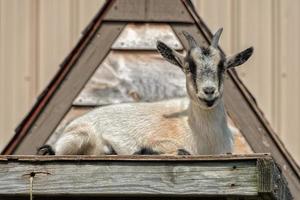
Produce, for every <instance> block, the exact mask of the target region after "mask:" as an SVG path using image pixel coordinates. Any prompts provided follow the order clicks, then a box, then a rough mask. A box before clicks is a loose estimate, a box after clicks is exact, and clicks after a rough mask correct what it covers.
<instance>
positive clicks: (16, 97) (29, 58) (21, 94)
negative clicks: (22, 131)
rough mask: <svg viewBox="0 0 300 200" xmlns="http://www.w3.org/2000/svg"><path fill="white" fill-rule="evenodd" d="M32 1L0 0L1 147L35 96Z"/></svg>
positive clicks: (33, 14)
mask: <svg viewBox="0 0 300 200" xmlns="http://www.w3.org/2000/svg"><path fill="white" fill-rule="evenodd" d="M35 3H36V1H34V0H28V1H18V0H1V1H0V9H1V10H0V21H1V22H0V148H2V147H3V146H4V145H5V143H6V142H7V141H8V140H9V138H10V137H11V136H12V134H13V129H14V127H15V126H16V124H17V123H18V122H19V121H20V119H21V118H22V117H23V115H25V113H26V112H27V111H28V108H29V107H30V105H31V103H32V101H33V98H35V92H34V91H35V89H36V85H35V80H36V74H35V71H36V70H35V58H36V57H35V56H36V49H35V43H34V35H35V19H36V18H37V17H36V9H35Z"/></svg>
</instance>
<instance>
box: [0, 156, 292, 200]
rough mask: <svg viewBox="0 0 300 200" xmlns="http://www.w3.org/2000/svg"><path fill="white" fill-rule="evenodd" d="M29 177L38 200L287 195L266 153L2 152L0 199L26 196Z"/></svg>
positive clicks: (0, 160)
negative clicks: (46, 198)
mask: <svg viewBox="0 0 300 200" xmlns="http://www.w3.org/2000/svg"><path fill="white" fill-rule="evenodd" d="M30 178H32V179H33V182H32V183H33V184H32V189H33V195H34V196H38V197H39V198H41V199H42V198H43V197H49V196H51V197H55V198H56V197H64V196H68V197H77V198H78V197H87V196H95V197H100V196H101V197H105V196H112V197H117V196H119V197H124V196H127V197H130V196H136V197H137V196H146V197H152V196H156V197H158V196H162V197H166V196H171V197H177V198H179V197H182V198H183V197H184V198H185V197H186V196H187V197H195V198H196V197H207V196H210V197H218V198H221V197H232V198H233V199H235V197H246V199H255V198H261V199H281V200H284V199H291V197H290V196H289V195H288V194H289V193H288V190H287V187H286V182H285V181H284V179H283V177H282V176H281V174H280V171H279V170H278V168H277V167H276V165H275V164H274V162H273V161H272V159H271V157H270V156H269V155H264V154H254V155H241V156H237V155H219V156H102V157H95V156H45V157H44V156H0V182H1V184H0V198H1V199H8V198H11V199H12V198H13V197H20V198H21V197H26V196H28V194H29V188H30V181H29V180H30ZM262 183H263V184H262ZM266 185H267V186H266ZM276 192H277V193H276ZM4 197H5V198H4Z"/></svg>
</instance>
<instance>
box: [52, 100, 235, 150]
mask: <svg viewBox="0 0 300 200" xmlns="http://www.w3.org/2000/svg"><path fill="white" fill-rule="evenodd" d="M232 143H233V139H232V134H231V132H230V131H229V129H228V127H227V122H226V117H225V112H224V107H223V105H222V104H219V106H216V107H215V108H214V109H210V110H203V109H199V108H198V107H197V106H195V105H194V106H193V104H192V103H189V100H188V99H187V98H180V99H173V100H166V101H160V102H154V103H135V104H132V103H129V104H119V105H112V106H106V107H101V108H97V109H95V110H93V111H91V112H89V113H87V114H85V115H83V116H81V117H79V118H77V119H75V120H74V121H72V122H71V123H69V124H68V125H67V126H66V128H65V130H64V133H63V135H62V136H61V138H59V140H58V141H57V143H56V144H55V146H54V150H55V152H56V154H57V155H64V154H92V155H101V154H112V153H113V152H116V153H117V154H118V155H131V154H134V153H136V152H138V151H140V150H141V149H143V148H151V149H153V151H155V152H159V153H162V154H177V152H178V150H179V149H185V150H186V151H188V152H189V153H191V154H218V153H227V152H231V149H232Z"/></svg>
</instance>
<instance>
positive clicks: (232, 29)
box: [0, 0, 300, 162]
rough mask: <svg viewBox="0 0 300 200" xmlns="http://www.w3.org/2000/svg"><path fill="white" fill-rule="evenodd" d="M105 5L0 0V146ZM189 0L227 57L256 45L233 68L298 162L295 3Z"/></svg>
mask: <svg viewBox="0 0 300 200" xmlns="http://www.w3.org/2000/svg"><path fill="white" fill-rule="evenodd" d="M103 2H104V0H88V1H87V0H48V1H46V0H22V1H21V0H0V22H1V23H0V63H1V64H0V149H1V148H2V147H3V145H4V144H5V143H6V142H7V141H8V140H9V138H10V137H11V136H12V134H13V129H14V128H15V126H16V125H17V123H18V122H19V121H20V119H21V118H22V117H23V116H24V114H25V113H26V112H27V111H28V110H29V108H30V106H31V105H32V103H33V102H34V101H35V98H36V96H37V95H38V94H39V93H40V92H41V90H42V89H43V88H44V87H45V85H46V84H47V83H48V81H49V80H50V79H51V77H52V76H53V74H54V73H55V71H56V70H57V69H58V66H59V64H60V63H61V61H62V60H63V58H64V57H65V56H66V55H67V53H68V52H69V50H70V49H71V48H72V46H73V45H74V44H75V42H76V41H77V39H78V38H79V36H80V32H81V31H82V30H83V28H84V27H85V26H86V25H87V23H88V22H89V20H90V19H91V18H92V16H93V15H94V14H95V13H96V12H97V10H98V9H99V7H100V5H102V3H103ZM194 2H195V5H196V7H197V10H198V11H199V13H200V15H201V16H202V17H203V18H204V20H205V21H206V23H207V24H208V26H209V27H210V28H211V29H212V30H217V28H218V27H220V26H222V27H224V34H223V35H222V39H221V44H222V46H223V47H224V49H225V51H226V52H227V53H228V54H231V53H235V52H238V51H240V50H243V49H244V48H246V47H248V46H250V45H253V46H254V47H255V54H254V56H253V57H252V58H251V60H250V62H249V63H247V64H245V65H244V66H242V67H241V68H239V69H238V72H239V74H240V76H241V78H242V79H243V80H244V81H245V83H246V85H247V86H248V87H249V89H250V90H251V92H252V93H253V94H254V95H255V97H256V99H257V101H258V104H259V105H260V107H261V108H262V109H263V111H264V113H265V114H266V116H267V118H268V119H269V120H270V122H271V124H272V125H273V127H274V128H275V129H276V130H277V132H278V133H280V137H281V138H282V139H283V141H284V142H285V144H286V146H287V148H288V149H289V150H290V151H291V152H292V153H293V154H294V155H295V158H296V159H297V160H298V162H300V145H298V142H299V141H300V134H299V133H298V130H299V129H300V123H299V119H300V104H299V102H300V80H299V78H298V76H299V73H300V59H299V57H300V56H299V54H300V39H299V35H300V23H299V19H300V14H299V12H298V11H299V9H300V1H298V0H285V1H280V0H264V1H261V0H251V1H250V0H248V1H247V0H222V1H220V0H194ZM250 65H251V66H250ZM241 112H242V111H241Z"/></svg>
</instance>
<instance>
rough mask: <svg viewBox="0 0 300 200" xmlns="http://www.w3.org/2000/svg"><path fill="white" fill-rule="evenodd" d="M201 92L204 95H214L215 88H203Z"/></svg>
mask: <svg viewBox="0 0 300 200" xmlns="http://www.w3.org/2000/svg"><path fill="white" fill-rule="evenodd" d="M203 91H204V93H205V94H206V95H212V94H214V93H215V88H214V87H205V88H204V89H203Z"/></svg>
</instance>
